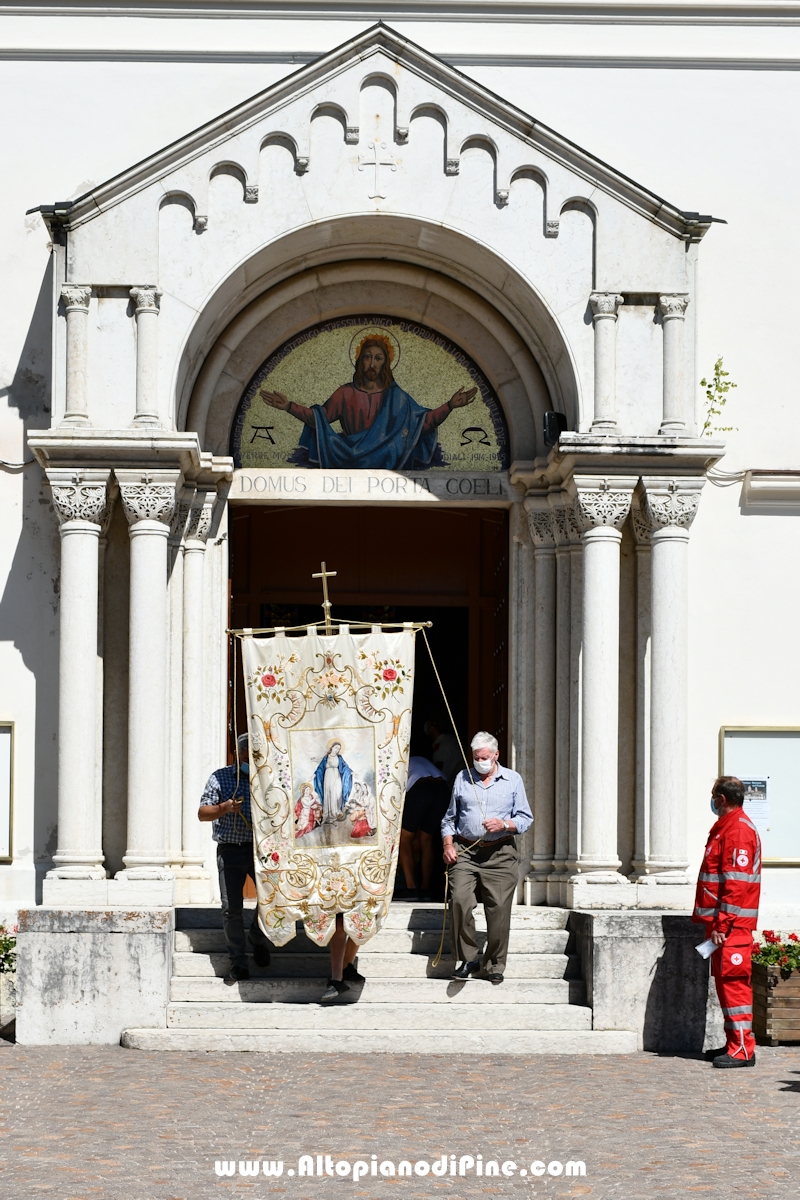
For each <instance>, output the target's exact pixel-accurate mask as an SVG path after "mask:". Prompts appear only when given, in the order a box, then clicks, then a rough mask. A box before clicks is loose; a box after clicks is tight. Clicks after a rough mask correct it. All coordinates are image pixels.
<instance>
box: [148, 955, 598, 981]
mask: <svg viewBox="0 0 800 1200" xmlns="http://www.w3.org/2000/svg"><path fill="white" fill-rule="evenodd" d="M328 961H329V960H328V955H327V954H325V955H320V954H282V953H280V952H278V951H275V952H273V954H272V960H271V962H270V965H269V966H268V967H257V966H256V964H255V962H254V960H253V959H252V958H250V959H249V960H248V962H249V967H250V974H251V975H252V976H254V977H257V978H259V979H298V978H309V977H311V978H316V979H319V978H320V976H322V975H327V971H328ZM359 961H360V969H361V973H362V974H364V975H366V976H367V977H368V978H369V979H425V978H426V977H427V978H431V979H449V978H450V977H451V975H452V973H453V968H454V967H455V965H456V962H455V960H454V959H452V958H450V957H449V955H448V956H444V955H443V956H442V960H441V962H440V963H439V965H438V966H437V967H434V966H433V956H432V955H431V956H428V955H425V954H370V955H368V956H367V955H363V956H361V957H360V960H359ZM229 968H230V959H229V958H228V955H227V953H224V954H185V953H178V954H174V955H173V956H172V973H173V976H180V977H182V978H183V977H187V978H203V979H209V978H213V977H214V976H218V977H220V978H221V977H222V976H224V975H227V973H228V970H229ZM506 975H507V976H508V977H509V978H510V979H566V978H569V979H577V978H578V977H579V975H580V971H579V964H578V959H577V957H575V956H572V957H569V956H567V955H566V954H517V955H512V956H511V957H510V958H509V960H508V964H507V966H506Z"/></svg>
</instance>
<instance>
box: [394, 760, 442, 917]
mask: <svg viewBox="0 0 800 1200" xmlns="http://www.w3.org/2000/svg"><path fill="white" fill-rule="evenodd" d="M449 801H450V787H449V785H448V782H447V779H446V778H445V776H444V773H443V772H442V771H440V770H439V768H438V767H436V766H434V764H433V763H432V762H431V761H430V760H429V759H427V758H422V757H421V756H420V755H416V754H412V756H411V758H409V760H408V780H407V782H406V799H405V804H404V805H403V824H402V828H401V830H400V866H401V867H402V869H403V878H404V879H405V882H406V890H405V895H404V898H405V899H406V900H414V899H416V898H417V895H418V893H417V883H416V878H415V873H416V869H415V865H414V843H415V841H416V839H419V852H420V853H419V857H420V870H421V875H422V891H421V892H420V893H419V899H420V900H430V899H431V880H432V877H433V866H434V859H435V855H436V843H437V842H438V841H439V829H440V827H441V824H442V817H443V816H444V814H445V812H446V811H447V805H448V803H449Z"/></svg>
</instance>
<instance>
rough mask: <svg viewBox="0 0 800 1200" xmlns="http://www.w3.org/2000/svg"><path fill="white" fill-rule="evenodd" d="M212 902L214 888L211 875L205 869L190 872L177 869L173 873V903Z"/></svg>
mask: <svg viewBox="0 0 800 1200" xmlns="http://www.w3.org/2000/svg"><path fill="white" fill-rule="evenodd" d="M213 903H214V889H213V887H212V884H211V877H210V875H209V874H208V872H207V871H196V870H195V871H193V872H192V873H191V874H188V873H184V872H183V871H178V872H177V873H176V875H175V904H176V905H177V906H178V907H181V906H182V905H184V904H206V905H210V904H213Z"/></svg>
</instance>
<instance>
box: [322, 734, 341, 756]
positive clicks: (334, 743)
mask: <svg viewBox="0 0 800 1200" xmlns="http://www.w3.org/2000/svg"><path fill="white" fill-rule="evenodd" d="M331 746H338V747H339V749H340V750H341V751H344V742H343V741H342V739H341V738H331V740H330V741H329V742H328V745H327V747H326V752H327V753H328V754H330V752H331Z"/></svg>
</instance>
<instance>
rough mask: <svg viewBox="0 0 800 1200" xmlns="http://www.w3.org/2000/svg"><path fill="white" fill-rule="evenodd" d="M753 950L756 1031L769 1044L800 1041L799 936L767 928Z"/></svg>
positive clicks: (754, 1029)
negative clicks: (786, 934) (760, 942)
mask: <svg viewBox="0 0 800 1200" xmlns="http://www.w3.org/2000/svg"><path fill="white" fill-rule="evenodd" d="M763 938H764V941H763V944H760V945H759V946H758V949H757V950H756V951H755V952H754V954H753V1033H754V1034H755V1036H756V1039H757V1041H759V1042H761V1043H762V1044H766V1045H768V1046H777V1045H778V1042H800V937H798V936H797V934H796V933H790V934H789V935H788V937H787V938H786V941H782V940H781V938H779V937H778V935H777V934H776V933H775V931H774V930H773V929H765V930H764V933H763Z"/></svg>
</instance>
